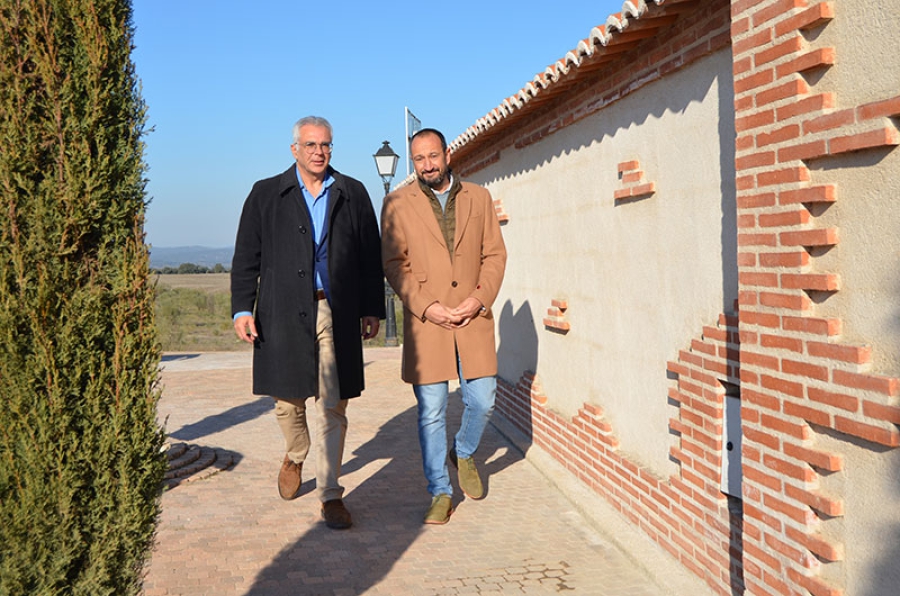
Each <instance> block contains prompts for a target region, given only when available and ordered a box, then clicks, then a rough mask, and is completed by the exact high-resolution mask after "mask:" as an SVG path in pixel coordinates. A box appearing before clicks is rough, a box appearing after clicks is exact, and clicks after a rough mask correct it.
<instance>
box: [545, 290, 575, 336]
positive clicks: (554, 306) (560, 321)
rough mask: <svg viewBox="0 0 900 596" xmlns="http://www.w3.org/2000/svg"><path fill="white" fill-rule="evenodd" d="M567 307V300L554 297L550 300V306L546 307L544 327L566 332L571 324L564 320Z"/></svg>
mask: <svg viewBox="0 0 900 596" xmlns="http://www.w3.org/2000/svg"><path fill="white" fill-rule="evenodd" d="M568 308H569V302H568V301H567V300H563V299H561V298H554V299H553V300H551V301H550V308H548V309H547V316H546V317H544V327H547V328H548V329H553V330H556V331H561V332H563V333H567V332H568V331H569V329H571V328H572V326H571V325H570V324H569V321H567V320H566V310H567V309H568Z"/></svg>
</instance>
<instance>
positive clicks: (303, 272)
mask: <svg viewBox="0 0 900 596" xmlns="http://www.w3.org/2000/svg"><path fill="white" fill-rule="evenodd" d="M297 275H299V276H300V277H306V271H304V270H303V269H300V270H299V271H297Z"/></svg>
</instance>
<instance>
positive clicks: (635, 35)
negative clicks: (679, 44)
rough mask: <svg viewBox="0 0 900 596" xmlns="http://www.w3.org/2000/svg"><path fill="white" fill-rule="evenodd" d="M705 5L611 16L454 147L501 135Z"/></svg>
mask: <svg viewBox="0 0 900 596" xmlns="http://www.w3.org/2000/svg"><path fill="white" fill-rule="evenodd" d="M698 1H699V0H649V1H645V0H636V1H633V0H629V1H627V2H625V3H624V4H623V5H622V10H621V12H617V13H614V14H611V15H609V17H607V19H606V23H605V24H602V25H598V26H596V27H594V28H593V29H591V32H590V35H588V37H586V38H585V39H582V40H581V41H579V42H578V44H577V45H576V46H575V48H574V49H572V50H569V51H568V52H566V54H565V55H564V56H563V57H562V58H560V59H559V60H557V61H556V62H554V63H553V64H551V65H550V66H548V67H547V68H546V69H544V71H543V72H538V73H537V74H536V75H535V76H534V78H533V79H532V80H531V81H529V82H528V83H526V84H525V86H524V87H522V89H520V90H519V91H518V92H517V93H515V94H513V95H510V96H509V97H507V98H506V99H504V100H503V102H502V103H500V105H498V106H497V107H496V108H494V109H493V110H491V111H490V112H488V113H487V114H486V115H484V116H483V117H481V118H479V119H478V120H476V121H475V123H474V124H473V125H472V126H470V127H469V128H467V129H466V130H465V131H464V132H463V133H462V134H461V135H459V136H458V137H456V139H454V140H453V141H452V142H451V143H450V149H451V150H452V151H454V152H456V151H457V150H458V149H460V148H461V147H463V146H464V145H466V144H468V143H471V142H473V141H476V140H481V139H482V138H483V137H484V136H486V135H488V134H489V133H492V132H499V130H500V129H504V128H505V127H506V126H507V125H509V124H511V122H512V121H514V120H517V119H518V118H519V117H521V116H523V115H524V114H525V113H527V112H530V111H531V110H532V109H535V108H537V107H538V106H539V104H540V103H542V101H543V100H545V99H550V98H552V97H555V96H557V95H559V94H560V93H563V92H565V91H567V90H568V89H569V88H570V87H571V86H572V85H574V84H575V83H576V82H579V81H580V76H581V75H582V74H587V73H590V72H592V71H595V70H597V69H599V68H602V67H603V66H606V65H607V64H608V63H609V62H611V61H612V60H614V59H616V58H618V55H619V54H622V53H623V52H627V51H630V50H633V49H634V48H635V47H637V46H638V45H639V44H640V43H641V42H642V41H644V40H646V39H649V38H652V37H655V36H656V35H657V34H658V33H659V31H660V30H661V29H662V28H664V27H668V26H669V25H671V24H672V23H674V22H675V21H676V20H677V19H678V16H679V14H680V13H682V12H684V11H685V10H688V9H692V8H694V7H695V6H696V5H697V3H698Z"/></svg>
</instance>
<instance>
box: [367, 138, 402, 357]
mask: <svg viewBox="0 0 900 596" xmlns="http://www.w3.org/2000/svg"><path fill="white" fill-rule="evenodd" d="M372 157H374V158H375V167H376V168H377V169H378V175H379V176H381V181H382V182H384V194H385V196H387V194H388V193H389V192H390V191H391V179H392V178H393V177H394V173H395V172H396V171H397V161H398V160H399V159H400V156H399V155H397V154H396V153H394V150H393V149H391V145H390V143H388V142H387V141H384V144H383V145H382V146H381V148H380V149H378V151H376V152H375V155H373V156H372ZM384 301H385V310H386V313H385V319H384V345H386V346H396V345H397V318H396V317H395V316H394V291H393V290H392V289H391V286H390V285H389V284H388V283H387V281H385V284H384Z"/></svg>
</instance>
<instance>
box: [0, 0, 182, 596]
mask: <svg viewBox="0 0 900 596" xmlns="http://www.w3.org/2000/svg"><path fill="white" fill-rule="evenodd" d="M131 19H132V11H131V3H130V1H128V0H0V209H2V213H0V595H4V596H5V595H10V596H19V595H26V594H27V595H45V594H47V595H50V594H83V595H90V596H98V595H105V594H109V595H113V594H114V595H116V596H120V595H123V594H138V593H139V592H140V588H141V577H142V574H143V568H144V563H145V560H146V557H147V555H148V553H149V550H150V548H151V546H152V542H153V537H154V532H155V527H156V521H157V517H158V514H159V495H160V486H161V481H162V475H163V473H164V471H165V466H166V464H165V458H164V455H163V453H162V444H163V439H164V435H163V432H162V431H161V429H160V426H159V424H158V422H157V419H156V413H157V410H156V406H157V402H158V399H159V386H158V383H159V376H158V365H159V361H160V348H159V342H158V340H157V335H156V329H155V324H154V316H153V299H154V290H153V287H152V286H151V285H150V283H149V267H148V266H149V257H148V250H147V247H146V245H145V243H144V232H143V223H144V213H145V209H146V199H145V193H144V184H145V180H144V173H145V166H144V163H143V143H142V140H141V138H142V136H143V134H144V125H145V118H144V114H145V106H144V104H143V101H142V99H141V97H140V93H139V90H138V84H137V78H136V75H135V72H134V65H133V63H132V62H131V51H132V43H133V33H134V30H133V25H132V20H131Z"/></svg>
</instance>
